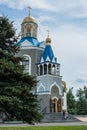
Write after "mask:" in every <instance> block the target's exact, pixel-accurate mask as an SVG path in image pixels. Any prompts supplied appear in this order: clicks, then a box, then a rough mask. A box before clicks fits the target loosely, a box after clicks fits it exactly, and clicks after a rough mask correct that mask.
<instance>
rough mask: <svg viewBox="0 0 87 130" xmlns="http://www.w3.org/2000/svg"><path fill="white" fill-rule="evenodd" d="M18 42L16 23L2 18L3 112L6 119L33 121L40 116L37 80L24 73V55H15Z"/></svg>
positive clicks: (0, 90) (0, 73)
mask: <svg viewBox="0 0 87 130" xmlns="http://www.w3.org/2000/svg"><path fill="white" fill-rule="evenodd" d="M16 42H17V39H16V38H15V29H14V28H13V22H10V21H9V19H8V18H7V17H4V16H2V17H0V113H4V115H5V117H6V118H7V119H14V118H15V119H17V120H23V121H26V122H28V123H32V122H33V121H37V120H39V118H40V114H39V113H38V104H39V103H38V100H37V96H36V95H35V94H33V93H31V90H32V89H33V87H34V86H35V85H36V83H37V81H36V78H35V77H33V76H29V75H28V74H26V73H24V67H23V66H22V65H20V61H22V58H21V57H15V54H16V53H17V52H18V51H19V47H18V46H16V45H15V43H16Z"/></svg>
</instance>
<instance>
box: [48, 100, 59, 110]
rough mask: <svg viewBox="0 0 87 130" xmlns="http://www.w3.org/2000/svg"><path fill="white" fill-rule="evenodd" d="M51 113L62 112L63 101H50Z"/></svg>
mask: <svg viewBox="0 0 87 130" xmlns="http://www.w3.org/2000/svg"><path fill="white" fill-rule="evenodd" d="M50 112H61V99H57V98H53V99H52V98H51V99H50Z"/></svg>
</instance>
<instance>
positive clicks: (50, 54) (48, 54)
mask: <svg viewBox="0 0 87 130" xmlns="http://www.w3.org/2000/svg"><path fill="white" fill-rule="evenodd" d="M42 57H43V59H44V61H46V58H47V57H49V58H50V61H52V60H53V58H54V54H53V50H52V48H51V45H46V47H45V50H44V52H43V55H42Z"/></svg>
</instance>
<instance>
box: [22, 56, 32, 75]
mask: <svg viewBox="0 0 87 130" xmlns="http://www.w3.org/2000/svg"><path fill="white" fill-rule="evenodd" d="M23 58H24V59H23V61H22V65H24V71H25V72H26V73H29V74H31V57H30V56H29V55H23Z"/></svg>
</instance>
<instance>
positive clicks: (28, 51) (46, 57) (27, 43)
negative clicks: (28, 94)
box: [17, 9, 67, 113]
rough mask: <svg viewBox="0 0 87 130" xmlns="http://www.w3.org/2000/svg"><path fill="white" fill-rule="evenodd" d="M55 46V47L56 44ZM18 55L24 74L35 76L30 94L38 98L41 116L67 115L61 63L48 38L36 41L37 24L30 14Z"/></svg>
mask: <svg viewBox="0 0 87 130" xmlns="http://www.w3.org/2000/svg"><path fill="white" fill-rule="evenodd" d="M55 44H56V43H55ZM18 45H19V46H20V51H19V53H18V54H17V56H21V57H24V58H23V59H24V60H23V61H22V63H21V64H23V65H24V68H25V72H27V73H28V74H29V75H35V76H36V78H37V81H38V83H37V86H35V88H34V90H32V92H33V93H36V94H37V95H38V99H39V101H40V112H41V113H52V112H54V113H58V112H62V111H67V98H66V91H65V90H66V83H65V82H64V81H62V76H61V75H60V63H58V61H57V58H56V57H55V54H54V52H53V49H52V41H51V38H50V36H49V33H48V36H47V38H46V39H44V41H41V42H39V40H38V24H37V22H36V19H35V18H33V17H32V16H31V15H30V9H29V14H28V16H26V17H25V18H24V19H23V21H22V23H21V39H20V40H19V42H18Z"/></svg>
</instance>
